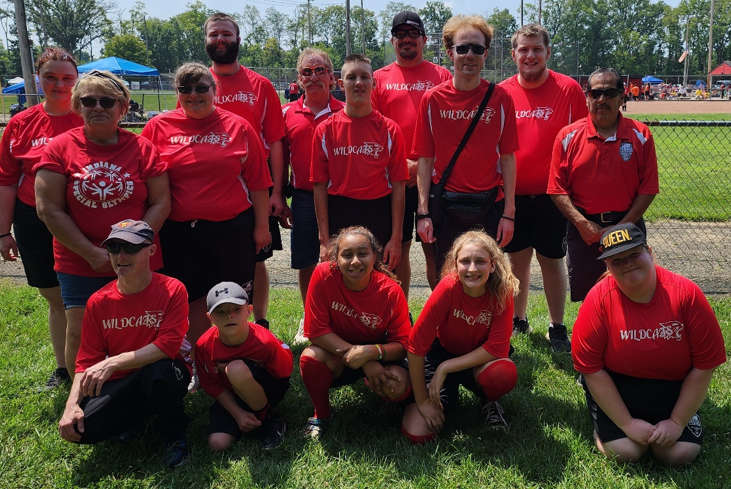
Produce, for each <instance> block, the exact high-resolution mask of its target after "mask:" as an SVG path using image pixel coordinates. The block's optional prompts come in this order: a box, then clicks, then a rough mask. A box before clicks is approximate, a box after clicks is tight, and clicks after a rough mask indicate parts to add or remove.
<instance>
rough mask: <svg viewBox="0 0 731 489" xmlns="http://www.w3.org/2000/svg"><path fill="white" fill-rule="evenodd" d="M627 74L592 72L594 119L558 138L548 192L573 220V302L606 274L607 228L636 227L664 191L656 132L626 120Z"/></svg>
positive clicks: (641, 224)
mask: <svg viewBox="0 0 731 489" xmlns="http://www.w3.org/2000/svg"><path fill="white" fill-rule="evenodd" d="M623 95H624V84H623V83H622V77H621V76H620V75H619V73H617V72H616V71H615V70H614V69H612V68H600V69H598V70H596V71H594V72H593V73H592V74H591V75H589V82H588V88H587V90H586V105H587V107H588V108H589V116H588V117H586V118H584V119H581V120H578V121H576V122H575V123H573V124H571V125H569V126H566V127H564V128H563V129H562V130H561V131H560V132H559V133H558V135H557V136H556V140H555V142H554V146H553V158H552V160H551V172H550V176H549V181H548V191H547V193H548V194H549V195H551V198H552V199H553V202H554V203H555V204H556V207H558V209H559V210H560V211H561V212H562V213H563V215H564V216H566V219H568V221H569V226H568V231H567V236H566V241H567V247H568V250H567V260H566V262H567V265H568V271H569V285H570V288H571V300H572V301H574V302H578V301H583V300H584V297H586V294H587V293H588V292H589V290H590V289H591V287H592V286H593V285H594V283H596V281H597V279H599V277H600V276H601V275H602V274H603V273H604V271H605V270H606V265H605V264H604V262H603V261H601V260H597V257H598V256H599V255H600V251H599V239H600V238H601V235H602V233H603V232H604V231H605V230H606V228H608V227H610V226H613V225H615V224H620V223H621V224H623V223H627V222H633V223H635V224H637V226H638V227H640V229H641V230H642V232H646V230H645V223H644V221H643V220H642V215H643V214H644V212H645V211H646V210H647V208H648V207H649V206H650V203H652V200H653V199H654V198H655V195H656V194H657V193H658V191H659V186H658V176H657V156H656V154H655V143H654V140H653V138H652V133H651V132H650V130H649V129H648V127H647V126H646V125H644V124H642V123H641V122H638V121H635V120H632V119H627V118H625V117H623V116H622V113H621V111H620V107H621V105H622V96H623Z"/></svg>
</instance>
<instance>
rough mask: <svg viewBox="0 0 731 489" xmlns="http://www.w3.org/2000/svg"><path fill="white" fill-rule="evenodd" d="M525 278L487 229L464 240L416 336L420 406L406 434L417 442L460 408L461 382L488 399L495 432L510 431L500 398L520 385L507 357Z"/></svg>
mask: <svg viewBox="0 0 731 489" xmlns="http://www.w3.org/2000/svg"><path fill="white" fill-rule="evenodd" d="M517 291H518V280H517V279H516V278H515V276H514V275H513V272H512V271H511V269H510V262H509V261H508V257H507V256H506V255H505V254H503V252H502V251H500V248H498V246H497V243H496V242H495V240H494V239H492V238H491V237H490V236H488V235H487V234H485V233H484V232H482V231H468V232H466V233H464V234H463V235H461V236H459V237H458V238H457V239H456V240H455V242H454V244H453V245H452V248H450V250H449V252H448V253H447V256H446V261H445V263H444V268H443V269H442V279H441V280H440V281H439V284H438V285H437V287H436V288H435V289H434V292H432V294H431V295H430V296H429V299H427V301H426V304H425V305H424V309H423V310H422V311H421V314H420V315H419V318H418V319H417V321H416V324H415V325H414V327H413V329H412V330H411V334H410V336H409V346H408V352H409V355H408V356H409V375H410V377H411V385H412V387H413V392H414V400H415V401H416V402H415V403H414V404H411V405H409V406H407V407H406V411H405V413H404V419H403V423H402V426H401V431H402V433H403V434H404V435H406V437H407V438H408V439H409V440H411V441H412V442H414V443H424V442H426V441H429V440H431V439H433V438H434V437H435V436H436V434H437V433H438V432H439V430H441V428H442V425H443V424H444V417H445V414H446V413H447V412H448V411H449V410H451V409H453V408H454V407H455V405H456V403H457V394H458V388H459V385H460V384H462V385H464V386H465V387H467V388H468V389H470V390H471V391H472V392H474V393H475V394H477V395H478V396H479V397H480V398H482V412H483V414H484V415H485V421H486V422H487V424H488V426H489V427H492V428H502V429H507V427H508V423H507V421H506V420H505V417H504V414H503V409H502V407H501V406H500V404H498V402H497V400H498V399H499V398H500V397H502V396H503V395H505V394H507V393H508V392H510V391H511V390H512V389H513V387H515V384H516V382H517V380H518V371H517V369H516V367H515V364H514V363H513V362H512V361H511V360H510V359H509V358H508V355H509V352H510V335H511V333H512V331H513V296H514V295H515V293H516V292H517Z"/></svg>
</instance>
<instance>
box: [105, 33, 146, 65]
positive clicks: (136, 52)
mask: <svg viewBox="0 0 731 489" xmlns="http://www.w3.org/2000/svg"><path fill="white" fill-rule="evenodd" d="M104 56H117V57H119V58H124V59H128V60H130V61H134V62H135V63H139V64H142V65H146V64H148V63H149V62H150V52H149V51H148V50H147V47H145V43H144V42H142V40H141V39H140V38H139V37H137V36H136V35H134V34H121V35H118V36H114V37H113V38H111V39H110V40H109V41H107V43H106V44H105V45H104Z"/></svg>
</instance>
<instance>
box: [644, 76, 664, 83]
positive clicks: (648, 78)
mask: <svg viewBox="0 0 731 489" xmlns="http://www.w3.org/2000/svg"><path fill="white" fill-rule="evenodd" d="M662 82H663V81H662V80H661V79H659V78H658V77H656V76H652V75H647V76H645V77H643V78H642V83H649V84H650V85H657V84H658V83H662Z"/></svg>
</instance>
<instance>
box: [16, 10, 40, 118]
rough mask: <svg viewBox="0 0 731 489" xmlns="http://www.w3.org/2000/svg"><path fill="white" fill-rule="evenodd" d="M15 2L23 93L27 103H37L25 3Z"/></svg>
mask: <svg viewBox="0 0 731 489" xmlns="http://www.w3.org/2000/svg"><path fill="white" fill-rule="evenodd" d="M14 2H15V25H16V26H17V27H18V46H19V47H20V66H21V67H22V69H23V80H24V81H25V94H26V97H27V98H28V105H29V106H33V105H36V104H37V103H38V95H37V94H38V90H37V89H36V79H35V75H34V74H33V59H32V57H31V52H30V40H29V39H28V27H27V24H26V20H25V4H24V3H23V0H14Z"/></svg>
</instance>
